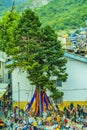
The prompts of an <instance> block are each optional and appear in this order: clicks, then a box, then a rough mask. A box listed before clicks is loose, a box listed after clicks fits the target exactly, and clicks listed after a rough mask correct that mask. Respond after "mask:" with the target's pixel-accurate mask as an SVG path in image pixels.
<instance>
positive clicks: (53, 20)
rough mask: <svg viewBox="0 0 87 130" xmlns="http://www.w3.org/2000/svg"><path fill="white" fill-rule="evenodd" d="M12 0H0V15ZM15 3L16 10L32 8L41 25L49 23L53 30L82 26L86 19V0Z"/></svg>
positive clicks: (38, 0) (35, 0)
mask: <svg viewBox="0 0 87 130" xmlns="http://www.w3.org/2000/svg"><path fill="white" fill-rule="evenodd" d="M3 1H5V4H4V3H3ZM12 1H13V0H8V3H7V4H6V0H0V15H2V14H3V13H2V10H4V11H6V9H7V7H9V6H11V4H12ZM19 1H20V2H19ZM18 3H21V4H18ZM45 4H46V5H45ZM15 5H16V7H15V9H16V10H17V11H18V12H21V11H23V10H24V9H25V8H34V10H35V12H36V14H37V15H38V16H39V18H40V21H41V23H42V25H43V26H44V25H47V24H49V25H50V26H52V27H53V28H54V29H55V30H60V29H72V28H73V29H75V28H79V27H84V26H85V21H86V20H87V0H62V1H61V0H15ZM40 5H44V6H41V7H40Z"/></svg>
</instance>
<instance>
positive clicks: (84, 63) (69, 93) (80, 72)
mask: <svg viewBox="0 0 87 130" xmlns="http://www.w3.org/2000/svg"><path fill="white" fill-rule="evenodd" d="M65 56H66V57H67V60H68V62H67V66H66V67H67V73H68V79H67V81H66V82H65V83H63V84H62V87H61V88H60V90H61V91H63V92H64V97H63V101H64V102H65V104H67V103H70V102H76V103H87V58H85V57H82V56H78V55H76V54H70V53H65Z"/></svg>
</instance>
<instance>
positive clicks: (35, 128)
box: [0, 103, 87, 130]
mask: <svg viewBox="0 0 87 130" xmlns="http://www.w3.org/2000/svg"><path fill="white" fill-rule="evenodd" d="M31 113H32V112H31ZM2 114H3V115H4V117H5V118H4V126H1V127H0V128H3V127H4V128H6V130H86V129H87V106H85V105H81V106H80V105H79V104H77V106H74V105H73V103H71V104H70V105H69V106H67V107H66V106H65V107H64V109H63V110H60V109H59V108H58V107H57V110H56V111H55V110H52V111H45V112H43V113H42V115H40V116H35V114H34V113H32V114H30V112H29V111H28V110H27V109H26V110H23V109H21V110H19V108H18V107H17V106H16V107H14V109H11V110H9V111H8V109H7V110H2Z"/></svg>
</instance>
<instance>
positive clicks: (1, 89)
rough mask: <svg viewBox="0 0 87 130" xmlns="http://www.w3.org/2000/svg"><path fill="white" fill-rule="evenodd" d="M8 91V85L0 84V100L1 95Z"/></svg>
mask: <svg viewBox="0 0 87 130" xmlns="http://www.w3.org/2000/svg"><path fill="white" fill-rule="evenodd" d="M7 89H8V84H3V83H0V98H2V97H3V95H4V94H5V93H6V91H7Z"/></svg>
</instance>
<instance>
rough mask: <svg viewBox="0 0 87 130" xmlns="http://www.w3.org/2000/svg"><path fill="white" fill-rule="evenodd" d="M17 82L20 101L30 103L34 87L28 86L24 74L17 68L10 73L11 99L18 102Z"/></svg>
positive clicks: (28, 83) (28, 82)
mask: <svg viewBox="0 0 87 130" xmlns="http://www.w3.org/2000/svg"><path fill="white" fill-rule="evenodd" d="M18 82H19V88H20V101H25V102H26V101H30V99H31V97H32V96H33V92H34V88H35V87H34V86H32V85H31V84H30V81H29V80H28V78H27V73H26V72H21V71H20V70H19V69H18V68H17V69H15V70H14V71H13V73H12V87H13V89H12V99H13V101H15V102H18Z"/></svg>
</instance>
